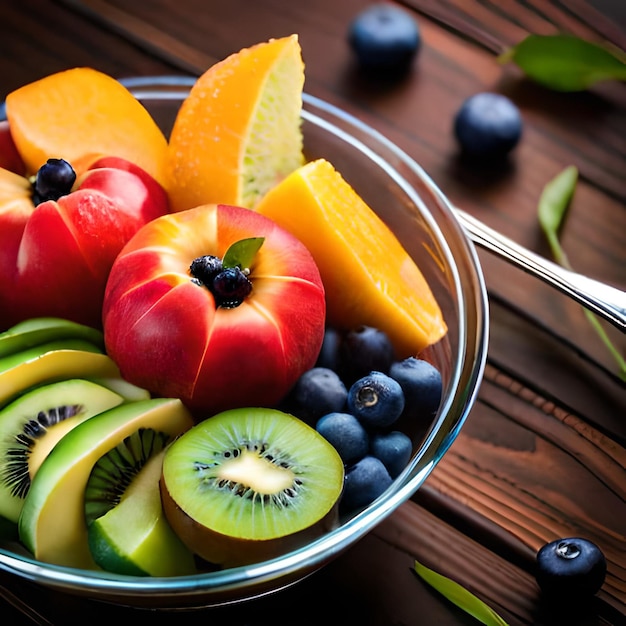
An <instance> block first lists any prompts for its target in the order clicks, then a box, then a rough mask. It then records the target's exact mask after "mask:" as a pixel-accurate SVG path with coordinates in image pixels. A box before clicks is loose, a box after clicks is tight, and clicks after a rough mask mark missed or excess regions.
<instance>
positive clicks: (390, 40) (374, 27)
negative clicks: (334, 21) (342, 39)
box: [348, 3, 421, 71]
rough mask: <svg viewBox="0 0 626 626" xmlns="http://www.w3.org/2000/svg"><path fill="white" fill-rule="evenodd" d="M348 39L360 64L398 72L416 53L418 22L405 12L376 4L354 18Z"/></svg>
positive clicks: (418, 35)
mask: <svg viewBox="0 0 626 626" xmlns="http://www.w3.org/2000/svg"><path fill="white" fill-rule="evenodd" d="M348 41H349V43H350V46H351V47H352V50H353V51H354V53H355V54H356V57H357V60H358V61H359V63H360V64H361V66H362V67H364V68H366V69H369V70H374V71H381V70H397V71H401V70H405V69H406V68H407V67H408V66H409V65H410V63H411V61H412V60H413V57H414V56H415V55H416V54H417V51H418V50H419V47H420V43H421V37H420V32H419V28H418V26H417V22H416V21H415V20H414V19H413V18H412V17H411V16H410V15H409V14H408V12H407V11H405V10H403V9H400V8H398V7H395V6H392V5H390V4H383V3H378V4H373V5H371V6H370V7H368V8H367V9H365V10H364V11H362V12H361V13H359V14H358V15H357V16H356V17H355V18H354V20H353V21H352V23H351V24H350V28H349V31H348Z"/></svg>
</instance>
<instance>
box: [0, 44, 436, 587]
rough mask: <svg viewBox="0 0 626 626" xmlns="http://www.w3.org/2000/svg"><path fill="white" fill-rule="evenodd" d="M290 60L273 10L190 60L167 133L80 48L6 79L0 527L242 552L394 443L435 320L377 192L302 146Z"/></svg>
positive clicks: (31, 535) (58, 551) (360, 496)
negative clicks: (204, 65)
mask: <svg viewBox="0 0 626 626" xmlns="http://www.w3.org/2000/svg"><path fill="white" fill-rule="evenodd" d="M303 83H304V64H303V62H302V56H301V51H300V47H299V44H298V38H297V36H295V35H293V36H289V37H284V38H280V39H272V40H270V41H267V42H262V43H259V44H257V45H255V46H252V47H250V48H246V49H243V50H241V51H239V52H237V53H235V54H233V55H231V56H230V57H228V58H226V59H224V60H223V61H221V62H219V63H217V64H216V65H215V66H213V67H211V68H208V69H207V71H206V72H205V73H204V74H203V75H202V76H201V77H200V78H199V79H198V80H197V82H196V84H195V86H194V87H193V88H192V89H191V92H190V94H189V96H188V98H187V99H186V100H185V101H184V103H183V105H182V106H181V109H180V111H179V112H178V115H177V117H176V120H175V123H174V126H173V129H172V133H171V135H170V136H169V137H165V136H164V135H163V134H162V132H161V130H160V129H159V128H158V126H157V125H156V123H155V122H154V120H153V119H152V118H151V117H150V115H149V114H148V113H147V111H146V110H145V109H144V108H143V107H142V106H141V105H140V104H139V103H138V102H137V100H136V99H135V98H134V97H133V96H132V94H131V93H130V92H129V91H127V90H126V89H124V88H123V87H122V86H121V85H120V83H118V82H117V81H115V80H114V79H113V78H111V77H108V76H105V75H102V74H101V73H99V72H97V71H95V70H92V69H89V68H76V69H72V70H68V71H66V72H61V73H59V74H55V75H52V76H49V77H47V78H45V79H42V80H41V81H37V82H35V83H32V84H30V85H26V86H24V87H23V88H20V89H18V90H16V91H15V92H13V93H12V94H10V95H9V96H8V97H7V101H6V107H7V117H8V124H3V125H1V126H0V146H2V149H1V151H0V207H1V208H2V211H0V431H1V432H2V437H0V441H1V442H2V443H1V444H0V522H1V523H0V541H1V542H2V545H3V546H4V545H7V546H15V545H16V544H19V546H20V547H19V549H20V550H23V549H26V550H28V551H29V552H30V553H31V554H32V555H33V556H34V557H35V558H36V559H38V560H40V561H43V562H48V563H54V564H57V565H64V566H70V567H75V568H82V569H95V570H104V571H108V572H113V573H116V574H127V575H132V576H177V575H185V574H193V573H196V572H201V571H206V570H212V569H220V568H227V567H235V566H239V565H245V564H247V563H252V562H258V561H261V560H265V559H269V558H272V557H275V556H278V555H280V554H282V553H285V552H287V551H290V550H292V549H294V548H297V547H298V546H301V545H303V544H305V543H307V542H309V541H311V540H312V539H315V538H316V537H319V536H320V535H322V534H323V533H326V532H328V531H329V530H332V529H333V528H335V527H337V525H339V524H341V523H342V521H343V520H344V519H345V518H347V517H349V516H351V515H353V514H355V513H356V512H358V511H359V510H361V509H363V508H364V507H367V506H368V505H369V504H370V503H371V502H372V501H373V500H375V499H376V498H377V497H379V496H380V495H381V494H382V493H383V492H384V491H385V490H386V489H387V488H388V487H389V485H391V484H392V482H393V481H394V480H395V479H396V478H397V477H398V476H399V475H401V474H402V472H403V471H404V470H405V468H406V467H407V465H408V464H409V461H410V459H411V457H412V454H413V452H414V448H415V444H416V442H417V441H419V440H420V437H421V435H423V433H424V432H426V430H427V429H428V428H429V426H430V424H431V423H432V420H433V419H434V417H435V415H436V413H437V410H438V408H439V405H440V402H441V398H442V393H443V383H442V376H441V373H440V372H439V371H438V369H437V368H436V367H435V365H434V364H433V363H431V362H430V361H429V360H428V359H427V358H426V356H425V355H426V351H427V349H428V348H430V347H432V346H433V345H435V344H437V343H438V342H440V341H441V340H442V339H444V338H445V337H446V333H447V327H446V323H445V320H444V317H443V314H442V312H441V309H440V307H439V304H438V302H437V300H436V298H435V296H434V294H433V292H432V291H431V289H430V286H429V285H428V283H427V281H426V280H425V278H424V276H423V274H422V272H421V271H420V268H419V267H418V266H417V265H416V264H415V262H414V260H413V258H412V257H411V256H410V255H409V254H408V253H407V252H406V250H405V249H404V248H403V247H402V245H401V244H400V242H399V241H398V239H397V238H396V237H395V236H394V234H393V233H392V231H391V230H390V229H389V228H388V227H387V226H386V225H385V223H384V222H383V221H382V220H381V219H380V218H379V217H378V216H377V214H376V212H375V211H374V210H373V209H372V208H371V207H369V206H368V205H367V204H366V202H365V201H364V200H363V199H362V198H361V197H360V196H359V195H358V194H357V192H356V191H355V190H354V189H353V188H352V187H351V186H350V185H349V184H348V183H347V182H346V181H345V180H344V178H343V177H342V175H341V173H340V172H339V171H338V170H337V169H336V168H335V167H334V166H333V164H332V163H331V162H330V160H328V159H327V158H320V159H315V160H313V161H310V162H306V160H305V158H304V152H303V139H302V133H301V127H300V118H301V108H302V89H303ZM42 101H45V103H46V104H45V107H42V106H41V102H42ZM235 103H236V105H237V106H234V104H235ZM268 155H270V156H268ZM50 528H54V529H55V532H49V529H50ZM16 549H17V548H16Z"/></svg>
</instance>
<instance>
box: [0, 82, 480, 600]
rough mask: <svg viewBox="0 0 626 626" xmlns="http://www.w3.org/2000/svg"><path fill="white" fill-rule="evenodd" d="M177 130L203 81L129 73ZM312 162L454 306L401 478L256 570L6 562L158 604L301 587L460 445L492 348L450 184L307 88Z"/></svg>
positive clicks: (13, 549)
mask: <svg viewBox="0 0 626 626" xmlns="http://www.w3.org/2000/svg"><path fill="white" fill-rule="evenodd" d="M122 82H123V83H124V84H125V85H126V86H127V87H128V88H129V89H130V90H131V91H132V92H133V94H134V95H135V97H137V98H138V99H139V100H140V101H141V102H143V104H144V105H145V106H146V108H147V109H148V110H149V111H150V112H151V114H152V115H153V117H154V118H155V119H156V120H157V122H158V123H159V125H160V126H161V127H162V128H163V130H164V132H165V133H166V134H167V133H169V131H170V129H171V125H172V123H173V121H174V118H175V116H176V112H177V110H178V107H179V106H180V103H181V102H182V100H183V99H184V98H185V97H186V95H187V94H188V93H189V89H190V87H191V86H192V84H193V82H194V79H193V78H191V77H189V78H187V77H168V76H163V77H148V78H133V79H127V80H124V81H122ZM302 118H303V133H304V145H305V153H306V156H307V158H308V159H314V158H319V157H324V158H326V159H327V160H329V161H330V162H331V163H332V164H333V165H334V166H335V167H336V168H337V169H338V170H339V172H341V174H342V175H343V177H344V178H345V179H346V180H347V181H348V182H349V183H350V184H351V185H352V186H353V187H354V188H355V189H356V191H357V192H358V193H359V194H360V195H361V196H362V197H363V198H364V199H365V201H366V202H367V203H368V204H369V205H370V206H371V207H372V208H373V209H374V210H375V211H377V212H378V214H379V215H380V216H381V218H382V219H383V220H384V221H385V222H386V223H387V224H388V225H389V226H390V227H391V229H392V230H393V231H394V232H395V234H396V236H397V237H398V238H399V240H400V241H401V243H402V244H403V245H404V247H405V248H406V250H407V251H408V252H409V253H410V254H411V255H412V257H413V258H414V259H415V260H416V262H417V263H418V265H419V266H420V268H421V270H422V272H423V273H424V275H425V277H426V279H427V280H428V282H429V284H430V286H431V288H432V290H433V292H434V293H435V295H436V297H437V299H438V301H439V303H440V306H441V308H442V310H443V313H444V316H445V320H446V323H447V325H448V334H447V336H446V337H445V338H444V339H443V340H442V341H440V342H439V343H438V344H436V345H435V346H432V347H431V348H429V349H428V358H429V359H430V360H432V361H433V362H434V363H435V364H436V365H437V366H438V368H439V369H440V371H441V373H442V377H443V399H442V402H441V406H440V408H439V411H438V413H437V415H436V417H435V418H434V420H433V422H432V423H431V424H425V425H421V426H419V427H417V428H414V429H413V430H412V431H411V435H412V438H413V441H414V453H413V456H412V458H411V461H410V463H409V465H408V466H407V468H406V469H405V470H404V471H403V472H402V473H401V474H400V476H398V477H397V478H396V479H395V480H394V482H393V484H392V485H391V486H390V487H389V488H388V489H387V490H386V491H385V492H384V493H383V494H382V495H381V496H380V497H379V498H378V499H377V500H375V501H374V502H372V503H371V504H370V505H369V506H367V507H366V508H365V509H363V510H361V511H360V512H358V513H356V514H353V515H352V516H350V517H348V518H346V519H342V520H341V525H340V526H339V527H338V528H336V529H335V530H333V531H331V532H328V533H327V534H326V535H324V536H322V537H320V538H319V539H317V540H316V541H314V542H312V543H309V544H307V545H304V546H302V547H301V548H299V549H296V550H294V551H292V552H289V553H287V554H284V555H282V556H280V557H277V558H275V559H272V560H269V561H265V562H262V563H256V564H253V565H248V566H245V567H236V568H232V569H226V570H221V571H215V572H208V573H201V574H196V575H193V576H183V577H176V578H142V577H130V576H121V575H114V574H109V573H106V572H97V571H86V570H76V569H71V568H67V567H59V566H54V565H49V564H46V563H42V562H38V561H36V560H34V559H33V558H31V557H30V556H29V555H28V554H27V553H26V552H25V551H24V550H22V549H20V548H19V547H18V546H15V545H4V546H2V545H0V568H2V569H3V570H6V571H8V572H11V573H13V574H15V575H16V576H19V577H23V578H25V579H28V580H30V581H34V582H36V583H39V584H42V585H45V586H47V587H50V588H53V589H58V590H61V591H64V592H68V593H71V594H77V595H83V596H88V597H90V598H92V599H97V600H103V601H107V602H113V603H115V604H120V605H128V606H134V607H146V608H152V609H185V608H197V607H205V606H218V605H223V604H228V603H233V602H240V601H243V600H246V599H251V598H254V597H258V596H261V595H264V594H267V593H270V592H274V591H277V590H279V589H281V588H284V587H286V586H288V585H291V584H293V583H295V582H297V581H298V580H301V579H302V578H304V577H305V576H308V575H309V574H311V573H313V572H314V571H316V570H318V569H319V568H321V567H323V566H324V565H325V564H326V563H328V562H329V561H331V560H332V559H334V558H336V557H337V556H338V555H340V554H341V553H342V552H344V551H345V550H346V549H347V548H349V547H350V546H352V545H353V544H354V543H355V542H357V541H358V540H359V539H360V538H361V537H363V536H364V535H365V534H366V533H368V532H369V531H371V530H372V528H374V527H375V526H376V525H377V524H378V523H380V522H381V521H382V520H383V519H385V518H386V517H387V516H389V515H390V514H391V513H392V512H393V511H394V510H395V509H396V508H397V507H398V506H399V505H400V504H402V503H403V502H404V501H406V500H407V499H409V498H410V497H411V495H412V494H413V493H415V491H416V490H417V489H418V488H419V487H420V485H421V484H422V483H423V482H424V480H425V479H426V478H427V476H428V475H429V474H430V472H431V471H432V470H433V468H434V467H435V466H436V464H437V463H438V461H439V460H440V459H441V458H442V456H443V455H444V454H445V452H446V451H447V450H448V448H449V447H450V445H451V444H452V442H453V441H454V439H455V438H456V436H457V435H458V433H459V430H460V428H461V426H462V424H463V422H464V421H465V419H466V417H467V415H468V413H469V411H470V409H471V407H472V405H473V403H474V400H475V398H476V395H477V393H478V387H479V385H480V381H481V379H482V375H483V369H484V364H485V359H486V354H487V340H488V305H487V295H486V289H485V285H484V280H483V276H482V272H481V268H480V265H479V262H478V259H477V256H476V252H475V250H474V248H473V245H472V244H471V243H470V242H469V240H468V238H467V237H466V235H465V233H464V231H463V229H462V227H461V225H460V224H459V222H458V220H457V219H456V217H455V215H454V211H453V209H452V207H451V206H450V204H449V202H448V201H447V200H446V198H445V196H444V195H443V194H442V192H441V191H440V190H439V189H438V188H437V187H436V185H435V184H434V183H433V182H432V180H431V179H430V178H429V177H428V176H427V175H426V174H425V172H424V171H423V170H422V169H421V168H420V167H419V165H417V164H416V163H415V162H414V161H413V160H412V159H411V158H410V157H408V156H407V155H406V154H405V153H404V152H402V151H401V150H400V149H399V148H398V147H397V146H395V145H394V144H392V143H391V142H389V141H388V140H387V139H385V138H384V137H383V136H381V135H380V134H379V133H378V132H376V131H375V130H373V129H372V128H370V127H368V126H367V125H365V124H363V123H362V122H360V121H359V120H357V119H356V118H354V117H353V116H351V115H349V114H347V113H345V112H344V111H342V110H340V109H338V108H336V107H334V106H332V105H330V104H328V103H326V102H324V101H322V100H319V99H317V98H315V97H312V96H310V95H307V94H305V96H304V110H303V114H302Z"/></svg>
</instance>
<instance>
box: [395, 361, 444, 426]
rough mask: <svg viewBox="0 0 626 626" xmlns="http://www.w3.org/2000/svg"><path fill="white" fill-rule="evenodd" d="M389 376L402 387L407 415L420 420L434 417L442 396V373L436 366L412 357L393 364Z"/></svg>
mask: <svg viewBox="0 0 626 626" xmlns="http://www.w3.org/2000/svg"><path fill="white" fill-rule="evenodd" d="M389 376H391V378H393V379H394V380H396V381H397V382H398V383H399V384H400V387H402V391H403V393H404V413H405V414H406V415H410V416H411V417H413V418H420V419H431V418H432V417H433V416H434V414H435V413H436V411H437V409H438V408H439V404H440V403H441V395H442V382H441V373H440V372H439V370H438V369H437V368H436V367H435V366H434V365H432V364H431V363H429V362H428V361H425V360H424V359H418V358H417V357H413V356H410V357H408V358H406V359H404V360H402V361H395V362H394V363H392V364H391V367H390V368H389Z"/></svg>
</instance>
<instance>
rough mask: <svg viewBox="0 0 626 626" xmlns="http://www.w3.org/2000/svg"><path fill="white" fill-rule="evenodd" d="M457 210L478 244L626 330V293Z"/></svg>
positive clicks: (469, 233)
mask: <svg viewBox="0 0 626 626" xmlns="http://www.w3.org/2000/svg"><path fill="white" fill-rule="evenodd" d="M455 212H456V215H457V217H458V218H459V221H460V222H461V224H462V225H463V227H464V228H465V230H466V231H467V233H468V235H469V237H470V239H471V240H472V241H473V242H474V243H475V244H476V245H479V246H480V247H481V248H484V249H485V250H489V251H490V252H493V253H494V254H496V255H498V256H499V257H501V258H502V259H504V260H505V261H508V262H509V263H511V264H513V265H515V266H517V267H519V268H520V269H522V270H524V271H525V272H527V273H529V274H532V275H533V276H535V277H537V278H539V279H540V280H542V281H544V282H546V283H547V284H549V285H551V286H552V287H554V288H555V289H558V290H559V291H560V292H561V293H564V294H565V295H567V296H569V297H570V298H572V299H574V300H576V301H577V302H578V303H579V304H582V305H583V306H584V307H586V308H587V309H589V310H590V311H592V312H593V313H596V314H597V315H599V316H600V317H602V318H604V319H605V320H607V321H608V322H610V323H611V324H613V326H615V327H616V328H618V329H619V330H621V331H622V332H625V331H626V292H624V291H621V290H620V289H617V288H616V287H612V286H611V285H607V284H606V283H603V282H600V281H598V280H594V279H593V278H589V277H588V276H583V275H582V274H578V273H577V272H573V271H571V270H568V269H565V268H564V267H561V266H560V265H557V264H556V263H553V262H552V261H549V260H548V259H545V258H543V257H541V256H539V255H538V254H535V253H534V252H531V251H530V250H527V249H526V248H524V247H523V246H520V245H518V244H516V243H515V242H514V241H513V240H511V239H509V238H508V237H506V236H504V235H502V234H501V233H499V232H497V231H495V230H493V229H492V228H489V226H487V225H485V224H483V223H482V222H481V221H480V220H477V219H476V218H475V217H472V216H471V215H469V214H468V213H466V212H465V211H463V210H461V209H458V208H457V209H455Z"/></svg>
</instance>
